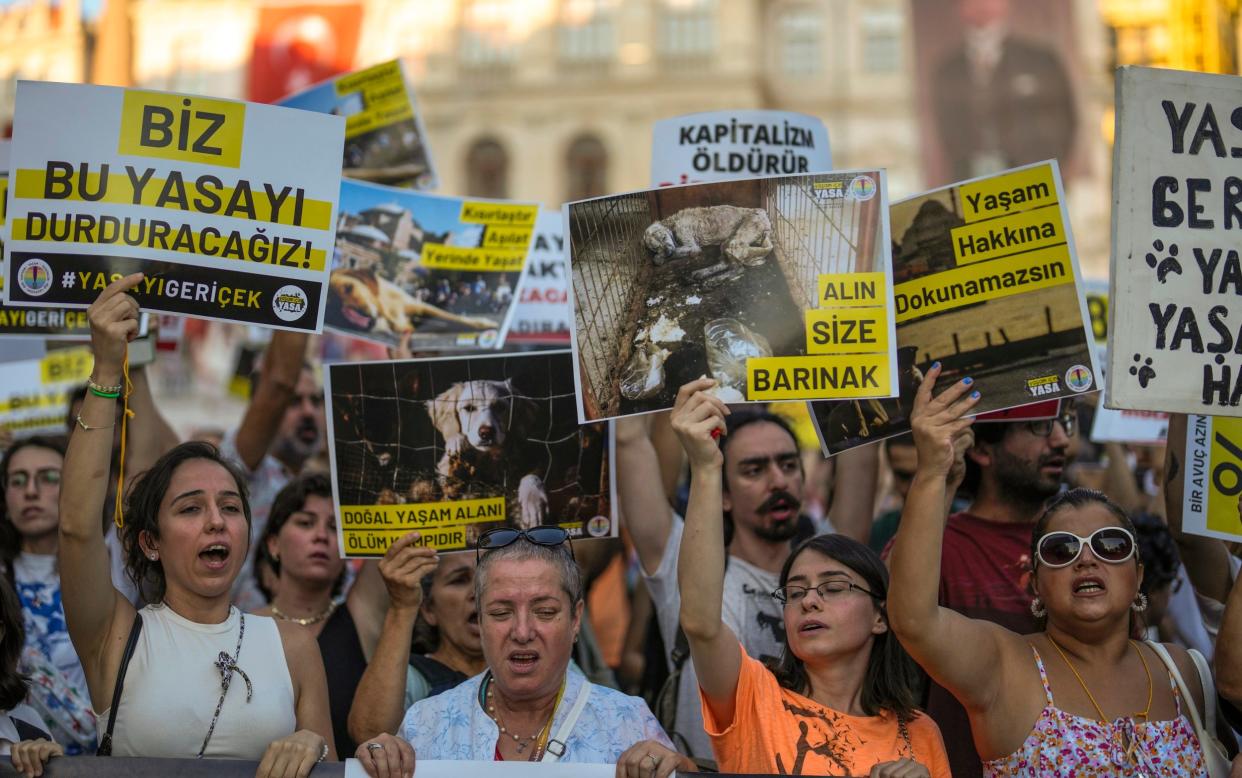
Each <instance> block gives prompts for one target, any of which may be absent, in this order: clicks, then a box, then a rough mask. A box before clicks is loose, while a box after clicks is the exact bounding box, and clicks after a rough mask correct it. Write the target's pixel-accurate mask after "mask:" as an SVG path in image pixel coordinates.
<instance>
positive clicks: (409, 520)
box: [341, 497, 505, 556]
mask: <svg viewBox="0 0 1242 778" xmlns="http://www.w3.org/2000/svg"><path fill="white" fill-rule="evenodd" d="M504 520H505V498H504V497H484V498H480V499H476V500H455V501H446V502H428V503H417V504H413V505H343V506H341V533H342V535H343V536H344V538H345V553H346V554H347V555H349V556H383V555H384V553H385V552H386V551H387V550H388V547H389V546H391V545H392V544H393V543H394V542H396V540H397V539H398V538H400V537H401V536H403V535H405V534H407V533H408V532H410V531H411V530H418V533H419V535H420V537H419V539H418V540H416V541H415V545H416V546H426V547H428V548H436V549H442V550H443V549H460V548H466V546H467V541H468V540H469V538H470V537H471V536H472V535H474V534H475V533H474V532H473V531H471V530H469V529H468V527H469V525H471V524H481V523H485V522H501V521H504Z"/></svg>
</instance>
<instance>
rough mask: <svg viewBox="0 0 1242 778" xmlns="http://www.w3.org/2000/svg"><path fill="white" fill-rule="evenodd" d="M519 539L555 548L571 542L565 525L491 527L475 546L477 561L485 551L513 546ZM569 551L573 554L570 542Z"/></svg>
mask: <svg viewBox="0 0 1242 778" xmlns="http://www.w3.org/2000/svg"><path fill="white" fill-rule="evenodd" d="M518 540H525V541H526V542H527V543H534V544H535V545H536V546H547V547H548V548H555V547H556V546H560V545H563V544H566V543H569V530H567V529H564V528H563V527H531V528H530V529H513V528H512V527H497V528H496V529H489V530H488V531H487V532H484V533H483V534H482V535H480V536H479V542H478V544H477V545H476V546H475V547H474V558H475V561H476V562H477V561H478V560H479V559H481V558H482V556H483V552H484V551H495V550H496V549H498V548H504V547H505V546H512V545H513V544H514V543H516V542H518ZM569 553H570V555H571V556H572V555H573V553H574V546H573V544H572V543H569Z"/></svg>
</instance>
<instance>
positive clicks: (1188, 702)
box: [1145, 640, 1207, 734]
mask: <svg viewBox="0 0 1242 778" xmlns="http://www.w3.org/2000/svg"><path fill="white" fill-rule="evenodd" d="M1145 642H1146V643H1147V646H1148V647H1149V648H1150V649H1151V650H1152V651H1155V652H1156V656H1158V657H1160V661H1161V662H1163V663H1164V666H1165V669H1167V670H1168V671H1169V675H1171V676H1173V682H1174V683H1176V684H1177V691H1178V694H1180V695H1182V702H1183V703H1185V706H1186V708H1187V717H1188V718H1189V719H1190V723H1191V724H1194V725H1195V732H1196V733H1199V734H1202V732H1203V720H1202V719H1200V718H1199V706H1198V705H1195V698H1194V696H1193V695H1191V693H1190V690H1189V689H1187V688H1186V681H1185V679H1183V678H1182V672H1181V671H1180V670H1178V669H1177V663H1176V662H1174V661H1173V657H1171V656H1169V652H1168V650H1166V649H1165V647H1164V646H1162V645H1161V644H1159V643H1157V642H1156V641H1154V640H1148V641H1145ZM1203 691H1204V694H1206V693H1207V689H1204V690H1203Z"/></svg>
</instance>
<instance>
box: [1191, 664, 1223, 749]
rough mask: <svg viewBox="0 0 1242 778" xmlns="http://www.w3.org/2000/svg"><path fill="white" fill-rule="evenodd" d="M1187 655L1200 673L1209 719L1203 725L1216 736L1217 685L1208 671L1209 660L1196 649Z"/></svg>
mask: <svg viewBox="0 0 1242 778" xmlns="http://www.w3.org/2000/svg"><path fill="white" fill-rule="evenodd" d="M1186 651H1187V653H1189V654H1190V658H1191V659H1192V660H1193V661H1194V663H1195V670H1197V671H1198V672H1199V685H1200V686H1202V687H1203V707H1204V709H1206V711H1207V719H1206V720H1205V721H1204V722H1203V725H1204V726H1205V727H1207V731H1208V734H1209V735H1211V736H1213V737H1215V736H1216V684H1215V683H1214V682H1213V681H1212V671H1211V670H1209V669H1208V665H1207V659H1205V658H1204V657H1203V654H1201V653H1199V652H1198V651H1197V650H1196V649H1193V648H1188V649H1186Z"/></svg>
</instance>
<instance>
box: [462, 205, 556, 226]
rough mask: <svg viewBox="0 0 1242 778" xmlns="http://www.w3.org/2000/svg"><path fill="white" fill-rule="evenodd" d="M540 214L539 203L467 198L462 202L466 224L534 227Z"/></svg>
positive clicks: (463, 218)
mask: <svg viewBox="0 0 1242 778" xmlns="http://www.w3.org/2000/svg"><path fill="white" fill-rule="evenodd" d="M538 215H539V206H537V205H510V204H508V203H482V202H476V201H474V200H465V201H464V202H462V204H461V216H460V217H459V218H460V220H461V221H463V222H465V223H466V224H492V225H506V226H510V227H532V228H533V227H534V226H535V217H536V216H538Z"/></svg>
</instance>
